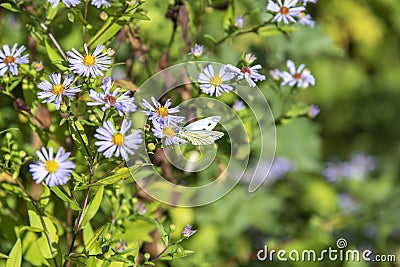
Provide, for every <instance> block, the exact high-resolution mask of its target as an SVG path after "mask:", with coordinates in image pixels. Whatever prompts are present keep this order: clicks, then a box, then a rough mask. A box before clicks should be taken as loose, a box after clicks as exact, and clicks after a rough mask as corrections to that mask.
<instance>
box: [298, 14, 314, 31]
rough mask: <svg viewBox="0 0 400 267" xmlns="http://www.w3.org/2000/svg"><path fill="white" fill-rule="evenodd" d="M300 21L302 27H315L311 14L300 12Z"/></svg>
mask: <svg viewBox="0 0 400 267" xmlns="http://www.w3.org/2000/svg"><path fill="white" fill-rule="evenodd" d="M298 19H299V23H300V24H301V25H304V26H308V27H310V28H314V27H315V21H314V20H313V19H312V17H311V15H310V14H306V13H304V12H300V14H299V15H298Z"/></svg>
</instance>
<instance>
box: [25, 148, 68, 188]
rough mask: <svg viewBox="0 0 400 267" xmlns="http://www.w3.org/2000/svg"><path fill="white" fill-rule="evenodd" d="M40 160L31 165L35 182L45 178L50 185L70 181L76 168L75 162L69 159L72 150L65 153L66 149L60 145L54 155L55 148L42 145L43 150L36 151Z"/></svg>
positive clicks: (30, 168)
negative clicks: (69, 178) (47, 148)
mask: <svg viewBox="0 0 400 267" xmlns="http://www.w3.org/2000/svg"><path fill="white" fill-rule="evenodd" d="M36 155H37V156H38V158H39V160H38V161H36V162H35V163H32V164H30V165H29V171H30V172H31V173H32V178H33V180H34V181H35V183H37V184H39V183H41V182H42V181H43V180H45V183H46V185H47V186H48V187H52V186H56V185H63V184H66V183H67V181H68V177H70V176H71V174H72V172H73V170H74V169H75V164H74V163H73V162H72V161H70V160H68V158H69V156H70V155H71V153H70V152H67V153H64V149H63V148H62V147H60V148H59V149H58V151H57V153H56V156H55V157H53V148H52V147H50V148H49V151H47V150H46V148H45V147H42V149H41V151H40V150H38V151H36Z"/></svg>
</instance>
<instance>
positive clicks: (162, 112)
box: [156, 107, 169, 118]
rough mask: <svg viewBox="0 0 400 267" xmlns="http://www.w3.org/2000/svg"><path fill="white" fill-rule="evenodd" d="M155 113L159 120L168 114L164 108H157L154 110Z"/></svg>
mask: <svg viewBox="0 0 400 267" xmlns="http://www.w3.org/2000/svg"><path fill="white" fill-rule="evenodd" d="M156 113H157V115H158V117H160V118H165V117H167V116H168V114H169V113H168V108H166V107H158V108H157V109H156Z"/></svg>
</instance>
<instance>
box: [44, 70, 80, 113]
mask: <svg viewBox="0 0 400 267" xmlns="http://www.w3.org/2000/svg"><path fill="white" fill-rule="evenodd" d="M49 78H50V81H51V83H50V82H49V81H43V82H41V83H39V85H38V87H39V89H41V90H42V91H41V92H38V93H37V97H38V98H39V99H43V98H46V99H45V100H43V101H42V103H53V104H54V105H55V106H56V108H57V109H59V108H60V104H61V102H62V96H63V95H64V96H66V97H68V98H72V97H73V96H74V95H75V93H79V92H80V90H81V89H80V87H81V86H80V85H79V86H75V87H70V85H71V84H72V83H73V81H74V76H72V75H69V74H68V73H67V74H66V75H65V79H64V81H63V82H61V73H52V74H50V76H49Z"/></svg>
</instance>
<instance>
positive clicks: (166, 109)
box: [142, 96, 185, 125]
mask: <svg viewBox="0 0 400 267" xmlns="http://www.w3.org/2000/svg"><path fill="white" fill-rule="evenodd" d="M151 101H152V102H153V105H151V104H150V103H149V102H147V100H146V99H143V102H142V104H143V106H144V107H145V108H146V110H143V111H142V112H143V113H144V114H145V115H148V116H150V118H149V119H150V120H151V121H153V123H154V122H158V123H161V124H163V125H167V124H168V125H176V124H178V123H181V122H182V121H183V120H184V119H185V117H182V116H176V115H171V114H174V113H178V112H179V107H174V108H171V105H172V102H171V99H169V98H168V99H167V101H166V102H165V104H164V105H162V104H161V103H160V102H158V101H157V100H156V99H155V98H154V97H153V96H152V97H151Z"/></svg>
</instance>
